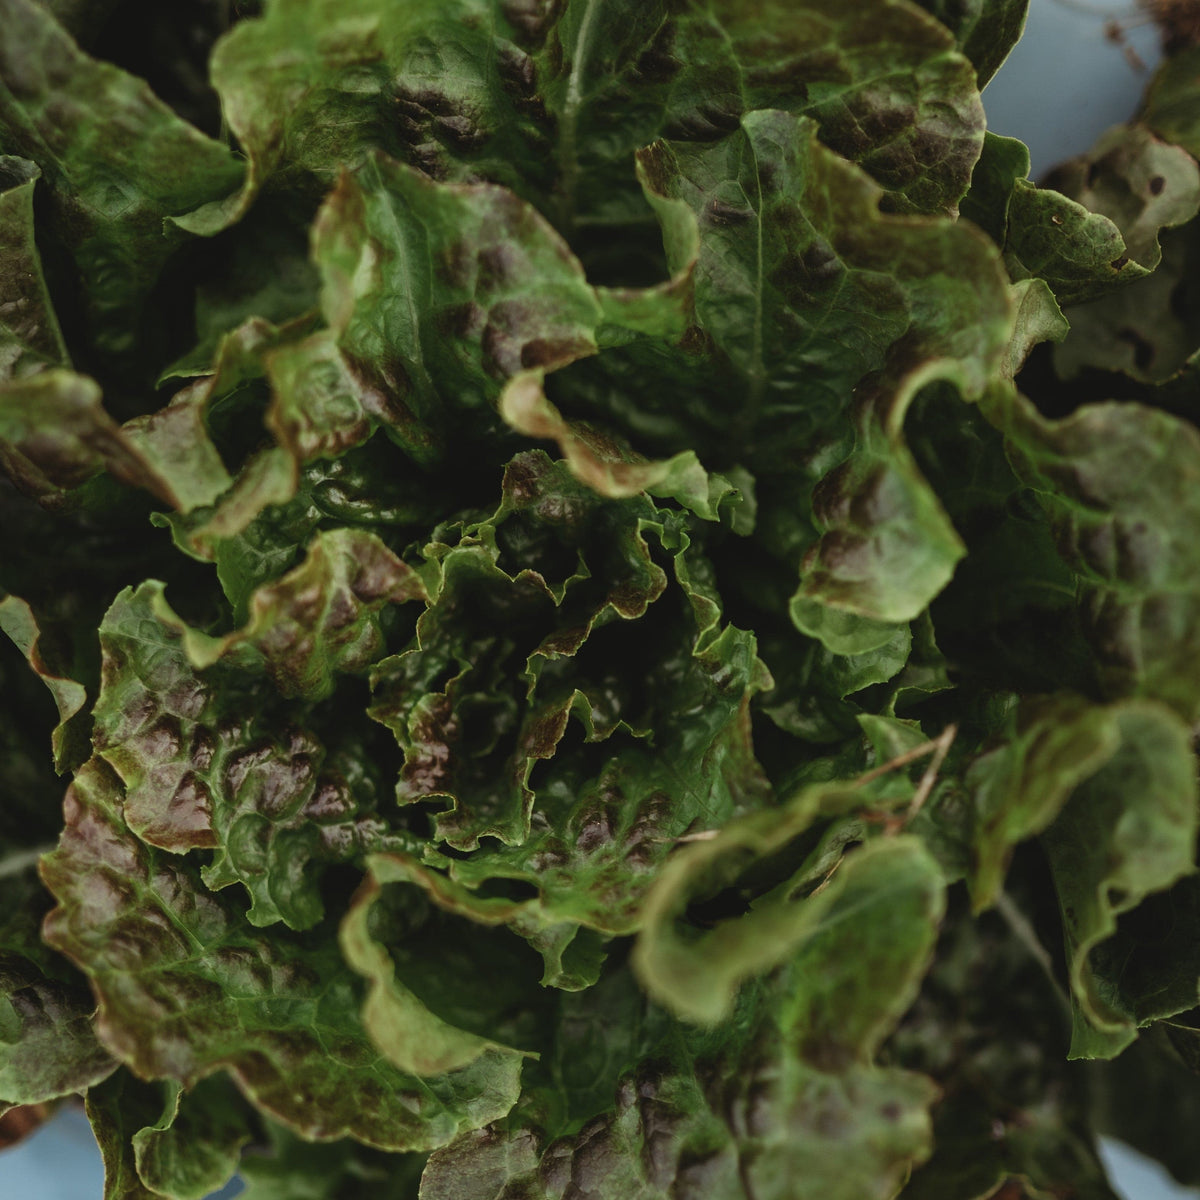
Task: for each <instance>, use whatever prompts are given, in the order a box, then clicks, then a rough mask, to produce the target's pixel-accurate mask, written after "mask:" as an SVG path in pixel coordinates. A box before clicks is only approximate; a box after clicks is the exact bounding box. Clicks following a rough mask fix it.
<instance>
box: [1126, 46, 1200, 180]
mask: <svg viewBox="0 0 1200 1200" xmlns="http://www.w3.org/2000/svg"><path fill="white" fill-rule="evenodd" d="M1198 65H1200V48H1197V47H1195V46H1186V45H1185V46H1180V47H1177V52H1176V53H1174V54H1171V55H1168V56H1167V57H1165V58H1164V59H1163V61H1162V62H1161V63H1160V64H1159V66H1158V69H1157V70H1156V71H1155V72H1154V78H1153V79H1151V80H1150V86H1149V87H1148V88H1147V89H1146V96H1145V99H1144V100H1143V102H1142V112H1141V114H1140V115H1141V119H1142V121H1143V123H1144V124H1145V125H1146V126H1147V127H1148V128H1150V129H1152V130H1153V131H1154V132H1155V133H1156V134H1158V136H1159V137H1161V138H1165V139H1166V140H1167V141H1168V142H1174V143H1175V144H1176V145H1177V146H1181V147H1182V148H1183V149H1184V150H1186V151H1187V152H1188V153H1189V154H1190V155H1191V156H1192V157H1193V158H1195V157H1197V156H1198V155H1200V88H1197V87H1196V72H1197V66H1198Z"/></svg>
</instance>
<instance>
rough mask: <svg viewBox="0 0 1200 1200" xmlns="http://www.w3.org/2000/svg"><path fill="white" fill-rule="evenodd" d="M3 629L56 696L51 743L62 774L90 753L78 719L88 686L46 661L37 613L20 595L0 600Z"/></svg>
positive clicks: (81, 723) (56, 766)
mask: <svg viewBox="0 0 1200 1200" xmlns="http://www.w3.org/2000/svg"><path fill="white" fill-rule="evenodd" d="M0 632H3V633H5V634H7V635H8V637H9V638H11V639H12V641H13V643H14V644H15V645H16V647H17V649H18V650H20V651H21V653H22V654H23V655H24V656H25V659H26V661H27V662H28V663H29V666H30V667H31V668H32V670H33V671H34V672H35V673H36V674H37V675H38V676H39V677H40V678H41V680H42V682H43V683H44V684H45V685H46V687H47V688H49V689H50V694H51V695H52V696H53V697H54V704H55V706H56V707H57V709H58V724H57V725H55V727H54V732H53V733H52V734H51V735H50V745H51V748H52V750H53V751H54V769H55V770H56V771H58V773H59V774H60V775H61V774H63V773H64V772H66V771H68V770H70V769H71V768H72V767H74V766H77V765H78V764H79V763H80V762H81V761H82V760H83V759H84V758H86V757H87V752H86V750H82V749H81V746H80V743H81V741H84V740H85V739H86V735H84V734H83V725H84V722H82V721H77V720H76V718H77V717H78V716H79V715H80V713H81V711H82V709H83V706H84V705H85V704H86V703H87V689H86V688H85V687H84V686H83V684H81V683H79V682H78V680H75V679H71V678H70V677H69V676H67V675H66V674H65V673H63V672H62V671H60V670H57V669H54V668H52V667H51V666H50V664H49V663H48V662H47V661H46V657H45V655H44V653H43V649H42V646H41V644H40V643H41V630H40V629H39V627H38V620H37V617H36V616H35V615H34V612H33V609H31V608H30V607H29V605H28V604H26V603H25V601H24V600H22V599H21V598H20V597H19V596H5V597H4V599H3V600H0Z"/></svg>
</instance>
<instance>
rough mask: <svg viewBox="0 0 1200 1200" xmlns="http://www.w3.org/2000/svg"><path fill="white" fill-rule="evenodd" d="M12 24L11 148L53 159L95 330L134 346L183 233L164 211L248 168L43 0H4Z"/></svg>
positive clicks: (8, 59)
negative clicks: (103, 57)
mask: <svg viewBox="0 0 1200 1200" xmlns="http://www.w3.org/2000/svg"><path fill="white" fill-rule="evenodd" d="M0 24H2V25H3V26H4V29H5V30H6V32H7V36H6V37H5V39H4V48H5V51H6V53H3V54H0V150H3V152H5V153H7V154H18V155H21V156H23V157H25V158H29V159H32V160H33V161H34V162H36V163H37V165H38V166H39V167H40V168H41V171H42V174H43V177H44V179H45V181H46V189H47V192H48V194H49V197H50V213H51V222H50V224H51V228H52V229H53V230H54V233H55V236H56V237H57V238H60V239H61V241H62V244H63V245H65V246H66V248H67V249H68V250H69V252H70V253H71V255H72V257H73V259H74V262H75V265H76V268H77V270H78V272H79V276H80V279H81V282H82V288H83V301H84V307H85V312H86V315H87V319H88V339H89V341H90V342H91V343H92V344H93V345H94V346H96V347H97V348H98V349H99V350H100V351H101V352H103V353H105V354H124V353H127V352H129V351H131V350H132V349H134V347H135V346H136V344H137V341H138V337H137V333H136V332H135V330H136V325H137V321H138V318H139V314H140V312H141V310H142V307H143V305H144V304H145V302H146V300H147V297H148V295H149V293H150V290H151V289H152V288H153V286H154V284H155V281H156V280H157V278H158V274H159V272H160V271H161V270H162V268H163V266H164V264H165V263H166V261H167V258H168V256H169V255H170V254H171V252H172V251H173V250H175V249H176V248H177V247H178V246H179V245H180V243H181V241H182V240H183V238H182V235H181V234H180V232H179V230H178V229H176V228H175V227H174V226H164V220H165V219H166V218H168V217H178V216H182V215H183V214H185V213H188V212H190V211H191V210H192V209H195V208H197V207H199V206H200V205H202V204H205V203H207V202H210V201H213V200H216V199H218V198H220V197H222V196H225V195H227V194H228V193H229V192H230V191H232V190H233V189H234V188H236V187H237V186H238V183H239V181H240V178H241V168H240V166H239V165H238V162H237V160H236V159H235V158H234V156H233V154H232V153H231V152H230V150H229V148H228V147H226V146H223V145H221V144H220V143H219V142H215V141H212V140H211V139H209V138H207V137H205V136H204V135H203V134H202V133H200V132H199V131H198V130H196V129H194V128H193V127H192V126H190V125H188V124H187V123H186V122H184V121H182V120H181V119H180V118H179V117H177V116H176V115H175V114H174V113H173V112H171V110H170V109H169V108H167V106H166V105H165V104H163V103H162V101H160V100H159V99H158V98H157V97H156V96H155V95H154V94H153V92H152V91H151V90H150V88H149V86H148V85H147V84H146V83H145V82H144V81H142V80H140V79H138V78H136V77H135V76H133V75H129V74H126V72H124V71H122V70H120V69H119V68H117V67H114V66H112V65H110V64H109V63H104V62H100V61H98V60H96V59H93V58H90V57H88V56H87V55H86V54H84V53H83V52H82V51H81V50H80V49H79V47H78V46H77V45H76V44H75V43H74V42H73V41H72V39H71V38H70V37H69V35H68V34H67V33H66V32H65V31H64V30H63V29H62V27H61V26H59V25H58V24H57V22H56V21H55V20H54V18H53V17H51V16H50V15H49V13H48V12H47V11H46V10H45V9H44V8H43V7H41V6H40V5H38V4H36V3H34V2H33V0H4V2H3V5H2V6H0Z"/></svg>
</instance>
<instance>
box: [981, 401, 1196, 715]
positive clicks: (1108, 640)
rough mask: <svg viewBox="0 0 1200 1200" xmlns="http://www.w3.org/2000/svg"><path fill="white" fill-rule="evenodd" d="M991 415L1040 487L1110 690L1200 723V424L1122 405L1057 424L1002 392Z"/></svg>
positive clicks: (1099, 407) (1087, 410)
mask: <svg viewBox="0 0 1200 1200" xmlns="http://www.w3.org/2000/svg"><path fill="white" fill-rule="evenodd" d="M986 412H987V415H988V419H989V420H991V421H992V422H993V423H994V424H995V425H997V427H999V428H1000V429H1001V430H1002V431H1003V432H1004V434H1005V436H1006V437H1007V438H1008V439H1009V441H1010V445H1011V448H1012V452H1013V454H1014V465H1015V466H1016V469H1017V472H1018V474H1019V475H1020V477H1021V478H1022V480H1023V481H1024V482H1026V483H1027V484H1028V485H1029V486H1030V487H1032V488H1033V489H1034V490H1035V492H1036V494H1037V497H1038V500H1039V502H1040V504H1041V505H1042V507H1043V508H1044V509H1045V511H1046V514H1047V516H1048V517H1049V520H1050V526H1051V529H1052V530H1053V532H1054V536H1055V540H1056V542H1057V543H1058V548H1059V552H1060V553H1061V554H1062V556H1063V558H1064V559H1065V561H1066V562H1067V564H1068V565H1069V566H1070V568H1071V570H1072V572H1073V574H1074V577H1075V580H1076V586H1077V589H1078V601H1077V603H1078V611H1079V616H1080V618H1081V621H1082V627H1083V631H1084V633H1085V635H1086V637H1087V640H1088V642H1089V644H1090V646H1091V649H1092V653H1093V654H1094V655H1095V658H1096V661H1097V664H1098V667H1099V672H1100V680H1101V683H1102V686H1103V687H1104V690H1105V691H1106V692H1107V694H1108V695H1110V696H1114V697H1116V696H1129V695H1139V696H1148V697H1152V698H1154V699H1158V700H1162V701H1164V702H1165V703H1167V704H1169V705H1171V706H1172V707H1173V708H1175V709H1176V710H1177V711H1178V712H1179V713H1180V714H1181V715H1182V716H1183V717H1184V718H1185V719H1187V720H1194V719H1195V716H1196V714H1197V712H1198V711H1200V708H1198V706H1200V692H1198V691H1197V689H1196V686H1195V680H1196V671H1195V668H1194V666H1193V665H1192V657H1191V650H1190V647H1191V646H1192V645H1193V644H1195V643H1194V642H1193V638H1192V634H1191V630H1192V628H1193V627H1194V625H1195V622H1196V621H1197V620H1200V603H1198V601H1197V599H1196V593H1195V590H1194V583H1193V581H1194V580H1195V579H1196V578H1197V577H1198V576H1197V571H1196V566H1195V561H1194V560H1195V555H1196V545H1197V542H1196V538H1195V537H1194V536H1193V534H1192V533H1191V529H1192V527H1193V524H1194V523H1195V521H1196V520H1197V519H1198V518H1197V517H1194V516H1193V515H1192V510H1193V508H1194V507H1195V501H1194V497H1195V496H1196V495H1197V488H1196V484H1195V479H1196V478H1197V475H1198V473H1200V437H1198V436H1197V434H1196V431H1195V429H1194V428H1193V427H1192V426H1191V425H1190V424H1188V423H1186V422H1184V421H1181V420H1179V419H1178V418H1176V417H1173V416H1170V415H1168V414H1167V413H1164V412H1160V411H1156V410H1154V409H1151V408H1147V407H1144V406H1142V405H1138V404H1132V403H1127V404H1122V403H1117V402H1108V403H1103V404H1088V405H1084V406H1082V407H1080V408H1078V409H1076V410H1075V412H1074V413H1072V414H1071V415H1070V416H1068V417H1064V418H1062V419H1060V420H1049V419H1047V418H1044V417H1042V416H1041V415H1040V414H1039V413H1038V412H1037V411H1036V410H1035V409H1034V407H1033V406H1032V404H1030V402H1029V401H1028V400H1026V399H1025V398H1024V397H1023V396H1020V395H1019V394H1018V393H1016V392H1015V391H1012V390H1008V391H1005V390H1000V389H997V390H996V391H995V392H993V393H992V395H991V396H989V398H988V401H987V404H986Z"/></svg>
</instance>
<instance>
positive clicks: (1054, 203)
mask: <svg viewBox="0 0 1200 1200" xmlns="http://www.w3.org/2000/svg"><path fill="white" fill-rule="evenodd" d="M1028 174H1029V151H1028V150H1027V149H1026V147H1025V146H1024V145H1023V144H1022V143H1021V142H1019V141H1017V140H1016V139H1015V138H1005V137H998V136H996V135H995V134H991V133H989V134H988V135H987V137H986V138H985V140H984V146H983V154H982V156H981V157H980V159H979V162H978V164H977V165H976V167H975V173H974V175H973V176H972V180H971V190H970V192H969V193H968V194H967V196H966V197H965V198H964V200H963V205H962V214H963V216H965V217H968V218H969V219H970V220H972V221H974V222H975V223H976V224H977V225H979V226H980V227H981V228H982V229H984V230H985V231H986V232H987V233H988V234H990V235H991V237H992V238H993V239H994V240H995V242H996V243H997V245H999V246H1000V247H1001V248H1002V249H1003V250H1004V260H1005V266H1006V267H1007V268H1008V272H1009V274H1010V275H1011V276H1012V278H1013V279H1014V280H1022V279H1028V278H1031V277H1032V278H1037V279H1043V280H1045V281H1046V283H1048V284H1049V286H1050V287H1051V289H1052V290H1053V291H1054V295H1055V297H1056V298H1057V300H1058V302H1059V304H1062V305H1066V304H1075V303H1079V302H1081V301H1086V300H1092V299H1094V298H1095V297H1097V296H1100V295H1103V294H1104V293H1106V292H1109V291H1111V290H1113V288H1115V287H1118V286H1120V285H1124V284H1128V283H1132V282H1133V281H1135V280H1137V279H1144V278H1145V277H1146V276H1147V275H1149V274H1150V272H1151V271H1153V270H1154V268H1155V267H1156V266H1157V265H1158V263H1159V260H1160V258H1161V250H1160V247H1159V243H1158V238H1159V233H1160V231H1161V230H1162V229H1164V228H1166V227H1170V226H1174V225H1182V224H1183V223H1184V222H1186V221H1188V220H1190V219H1191V218H1192V217H1194V216H1195V215H1196V209H1197V206H1198V205H1200V171H1198V169H1197V167H1196V164H1195V162H1194V161H1193V160H1192V159H1191V158H1190V157H1189V156H1188V155H1187V154H1185V153H1184V152H1183V151H1182V150H1180V149H1179V148H1178V147H1175V146H1169V145H1167V144H1165V143H1164V142H1162V141H1160V140H1159V139H1158V138H1156V137H1155V136H1154V135H1153V134H1152V133H1151V132H1150V131H1149V130H1148V129H1147V128H1146V127H1145V126H1144V125H1136V124H1135V125H1122V126H1118V127H1116V128H1114V129H1111V130H1109V131H1108V132H1107V133H1106V134H1104V135H1103V136H1102V137H1101V138H1100V140H1099V141H1098V142H1097V143H1096V145H1095V146H1093V147H1092V149H1091V150H1089V151H1088V152H1087V153H1086V154H1081V155H1079V156H1078V157H1076V158H1073V159H1071V160H1070V161H1068V162H1066V163H1063V164H1062V165H1061V166H1060V167H1058V168H1057V169H1056V170H1055V171H1054V172H1053V173H1052V174H1051V175H1049V176H1048V177H1047V180H1046V186H1043V187H1038V186H1035V185H1034V184H1032V183H1030V182H1029V180H1028V178H1027V176H1028Z"/></svg>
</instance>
